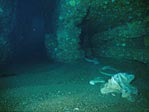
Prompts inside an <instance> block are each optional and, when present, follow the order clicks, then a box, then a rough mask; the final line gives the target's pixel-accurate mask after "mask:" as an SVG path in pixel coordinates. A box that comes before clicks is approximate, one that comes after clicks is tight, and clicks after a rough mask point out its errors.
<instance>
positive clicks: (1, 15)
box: [0, 0, 16, 64]
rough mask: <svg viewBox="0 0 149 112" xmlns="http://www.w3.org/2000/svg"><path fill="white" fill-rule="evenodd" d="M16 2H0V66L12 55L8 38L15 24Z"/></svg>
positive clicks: (4, 0) (5, 0)
mask: <svg viewBox="0 0 149 112" xmlns="http://www.w3.org/2000/svg"><path fill="white" fill-rule="evenodd" d="M15 7H16V0H12V1H9V0H0V64H2V63H4V62H5V61H6V60H7V59H8V58H9V57H10V56H11V53H12V50H11V44H10V42H9V36H10V33H11V31H12V30H13V27H14V24H15Z"/></svg>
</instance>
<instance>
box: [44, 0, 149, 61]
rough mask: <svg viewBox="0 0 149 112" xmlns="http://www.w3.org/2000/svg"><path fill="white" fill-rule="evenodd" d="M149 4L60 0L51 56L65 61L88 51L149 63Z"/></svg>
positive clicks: (127, 0) (123, 0)
mask: <svg viewBox="0 0 149 112" xmlns="http://www.w3.org/2000/svg"><path fill="white" fill-rule="evenodd" d="M148 6H149V4H147V3H145V2H144V0H60V2H59V10H58V16H57V29H56V34H55V37H54V38H55V39H51V38H48V39H47V41H49V42H47V43H46V46H49V47H47V49H49V50H48V51H49V56H51V54H52V56H51V57H52V58H54V59H55V60H58V61H61V62H71V61H74V60H77V59H81V58H82V57H84V55H85V56H86V55H88V54H89V55H90V56H94V57H99V58H100V57H110V58H120V59H130V60H138V61H141V62H145V63H146V62H149V61H148V53H147V51H148V46H149V44H148V43H149V41H148V40H149V39H148V33H147V32H148V31H149V30H148V28H147V24H148V20H149V19H148V16H147V12H148V11H149V8H148ZM49 37H50V36H49ZM50 46H52V47H50ZM51 48H52V49H51Z"/></svg>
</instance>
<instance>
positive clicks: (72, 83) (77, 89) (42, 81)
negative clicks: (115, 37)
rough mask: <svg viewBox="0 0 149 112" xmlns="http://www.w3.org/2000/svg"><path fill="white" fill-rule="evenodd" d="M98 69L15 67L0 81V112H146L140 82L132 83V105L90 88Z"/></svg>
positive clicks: (147, 96) (148, 90)
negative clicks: (134, 91)
mask: <svg viewBox="0 0 149 112" xmlns="http://www.w3.org/2000/svg"><path fill="white" fill-rule="evenodd" d="M101 67H102V65H100V64H99V65H94V64H92V63H88V62H76V63H72V64H62V63H54V64H47V63H46V64H45V63H42V64H32V65H24V66H23V65H16V66H15V67H13V69H11V70H8V72H15V74H16V75H15V76H9V77H2V78H0V111H1V112H9V111H18V112H22V111H24V112H149V87H147V86H144V85H147V84H146V83H145V82H144V81H142V80H143V78H142V79H139V80H136V82H135V83H134V85H135V86H136V87H138V89H139V95H138V96H137V98H136V101H135V102H130V101H128V100H126V99H124V98H121V96H120V94H114V95H113V94H107V95H102V94H101V93H100V87H101V86H102V85H100V84H97V85H95V86H92V85H90V84H89V81H90V80H92V79H93V78H95V77H98V76H100V75H101V74H99V69H100V68H101ZM137 81H138V82H137ZM140 81H142V82H141V83H140ZM143 82H144V83H143ZM142 86H143V88H142Z"/></svg>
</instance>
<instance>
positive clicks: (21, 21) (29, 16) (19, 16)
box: [12, 0, 58, 62]
mask: <svg viewBox="0 0 149 112" xmlns="http://www.w3.org/2000/svg"><path fill="white" fill-rule="evenodd" d="M57 1H58V0H18V4H17V9H16V10H17V13H16V27H15V29H14V31H13V39H12V40H13V45H14V48H15V59H16V60H17V61H19V62H20V61H21V62H22V61H25V62H26V61H29V62H30V61H41V60H45V59H47V54H46V48H45V44H44V43H45V40H44V37H45V34H46V33H54V32H55V21H54V20H55V19H54V16H55V13H54V12H55V9H56V4H57ZM53 23H54V24H53Z"/></svg>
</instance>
